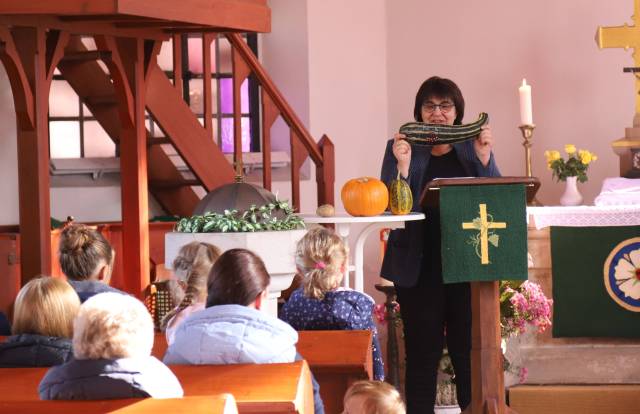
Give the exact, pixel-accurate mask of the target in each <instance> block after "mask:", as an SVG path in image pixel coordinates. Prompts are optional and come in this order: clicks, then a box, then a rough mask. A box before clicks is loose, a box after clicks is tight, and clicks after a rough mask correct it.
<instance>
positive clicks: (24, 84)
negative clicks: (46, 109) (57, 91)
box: [0, 26, 35, 129]
mask: <svg viewBox="0 0 640 414" xmlns="http://www.w3.org/2000/svg"><path fill="white" fill-rule="evenodd" d="M0 61H2V63H3V65H4V68H5V70H6V71H7V75H8V77H9V84H10V85H11V91H12V92H13V103H14V106H15V111H16V121H17V122H18V126H19V127H20V128H22V129H34V128H35V119H34V114H33V112H34V108H33V104H34V102H33V91H32V89H31V83H30V81H29V79H28V77H27V73H26V72H25V70H24V67H23V66H22V61H21V58H20V55H19V54H18V51H17V50H16V45H15V42H14V40H13V36H12V34H11V32H10V31H9V28H8V27H6V26H0Z"/></svg>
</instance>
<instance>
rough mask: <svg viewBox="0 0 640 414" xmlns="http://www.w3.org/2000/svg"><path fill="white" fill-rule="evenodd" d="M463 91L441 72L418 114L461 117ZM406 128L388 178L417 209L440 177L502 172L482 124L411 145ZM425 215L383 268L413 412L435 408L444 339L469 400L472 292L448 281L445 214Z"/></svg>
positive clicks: (388, 157) (462, 394) (390, 148)
mask: <svg viewBox="0 0 640 414" xmlns="http://www.w3.org/2000/svg"><path fill="white" fill-rule="evenodd" d="M463 117H464V98H463V97H462V92H461V91H460V89H459V88H458V86H457V85H456V84H455V83H454V82H452V81H451V80H449V79H443V78H439V77H437V76H434V77H431V78H429V79H427V80H426V81H425V82H424V83H423V84H422V86H420V89H419V90H418V93H417V94H416V99H415V105H414V118H415V120H416V121H417V122H426V123H429V124H443V125H460V124H462V119H463ZM404 138H406V137H405V136H404V135H402V134H396V135H395V136H394V138H393V139H392V140H389V141H388V142H387V148H386V151H385V155H384V159H383V163H382V172H381V177H382V180H383V181H384V182H385V183H387V185H389V183H390V182H391V181H392V180H394V179H396V177H397V176H398V174H399V175H400V177H401V178H402V179H404V180H406V181H407V182H408V184H409V186H410V187H411V191H412V193H413V209H412V210H413V211H422V208H421V207H420V205H419V202H420V195H421V193H422V190H423V189H424V187H425V185H426V184H427V183H428V182H429V181H431V180H432V179H434V178H452V177H496V176H499V175H500V172H499V171H498V167H497V166H496V163H495V159H494V157H493V154H492V152H491V148H492V146H493V137H492V135H491V129H490V128H489V126H488V125H487V126H484V127H483V129H482V132H481V133H480V134H479V135H478V137H477V138H475V139H473V140H470V141H465V142H462V143H459V144H452V145H450V144H440V145H433V146H413V147H412V146H411V145H410V144H409V143H408V142H407V141H406V140H404ZM425 213H426V216H427V218H426V220H424V221H419V222H407V224H406V227H405V229H398V230H393V231H392V232H391V234H390V235H389V242H388V245H387V251H386V253H385V257H384V261H383V264H382V270H381V274H382V276H383V277H384V278H386V279H388V280H391V281H393V282H394V284H395V287H396V292H397V294H398V302H399V303H400V309H401V310H402V311H401V314H402V321H403V325H404V335H405V345H406V355H407V369H406V397H407V412H408V413H426V412H433V406H434V403H435V395H436V385H437V370H438V363H439V361H440V357H441V356H442V350H443V347H444V340H445V329H446V340H447V347H448V350H449V354H450V355H451V360H452V362H453V366H454V370H455V373H456V377H455V378H456V386H457V397H458V403H459V404H460V407H461V408H462V409H464V408H466V407H467V406H468V405H469V404H470V402H471V356H470V352H471V292H470V287H469V284H468V283H453V284H446V285H445V284H443V281H442V263H441V257H440V218H439V211H438V210H437V209H433V210H431V209H429V210H427V211H425Z"/></svg>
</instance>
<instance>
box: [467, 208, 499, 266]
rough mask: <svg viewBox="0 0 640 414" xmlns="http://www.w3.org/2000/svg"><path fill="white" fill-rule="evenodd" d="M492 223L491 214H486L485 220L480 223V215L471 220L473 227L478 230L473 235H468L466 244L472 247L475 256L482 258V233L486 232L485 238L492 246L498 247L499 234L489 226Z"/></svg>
mask: <svg viewBox="0 0 640 414" xmlns="http://www.w3.org/2000/svg"><path fill="white" fill-rule="evenodd" d="M492 223H493V215H491V214H487V221H486V223H484V224H483V223H482V218H480V217H476V218H474V219H473V221H472V225H473V228H474V229H476V230H478V233H477V234H475V235H473V236H469V240H467V244H470V245H472V246H473V247H474V249H475V252H476V256H478V257H479V258H482V253H481V248H480V246H481V244H480V243H481V242H482V234H483V233H486V235H487V240H488V241H489V243H491V244H492V245H493V247H498V245H499V244H500V236H499V235H498V233H496V232H495V231H494V230H493V228H492V227H490V225H491V224H492Z"/></svg>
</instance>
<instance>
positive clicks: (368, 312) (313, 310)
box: [280, 227, 384, 381]
mask: <svg viewBox="0 0 640 414" xmlns="http://www.w3.org/2000/svg"><path fill="white" fill-rule="evenodd" d="M346 262H347V247H346V246H345V245H344V243H343V241H342V239H341V238H340V237H339V236H338V235H337V234H335V233H333V232H332V231H331V230H328V229H326V228H324V227H317V228H314V229H312V230H309V232H307V234H305V236H304V237H303V238H302V239H301V240H300V241H299V242H298V246H297V248H296V265H297V266H298V269H299V270H300V272H301V273H302V274H303V276H304V278H303V282H302V287H301V288H299V289H298V290H296V291H295V292H293V293H292V294H291V296H290V297H289V300H288V301H287V302H286V303H285V304H284V306H283V307H282V311H281V313H280V318H281V319H282V320H283V321H285V322H288V323H289V324H290V325H291V326H293V327H294V329H296V330H299V331H305V330H311V331H314V330H367V329H368V330H370V331H372V332H373V341H372V348H373V376H374V378H375V379H376V380H380V381H382V380H384V363H383V361H382V353H381V351H380V343H379V341H378V333H377V330H376V327H375V324H374V322H373V315H372V312H373V305H374V302H373V299H371V297H369V296H368V295H366V294H364V293H361V292H356V291H355V290H350V289H344V288H341V287H340V282H341V281H342V275H343V271H344V267H345V266H346Z"/></svg>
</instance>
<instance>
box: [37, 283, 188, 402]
mask: <svg viewBox="0 0 640 414" xmlns="http://www.w3.org/2000/svg"><path fill="white" fill-rule="evenodd" d="M152 347H153V321H152V320H151V315H149V311H147V308H146V307H145V306H144V304H143V303H142V302H140V301H139V300H138V299H136V298H134V297H133V296H128V295H122V294H119V293H113V292H105V293H99V294H97V295H93V296H92V297H91V298H89V299H87V300H86V301H85V302H84V303H83V304H82V306H80V311H79V312H78V316H77V317H76V319H75V321H74V329H73V356H74V358H72V359H71V360H70V361H68V362H66V363H64V364H62V365H58V366H56V367H53V368H51V369H49V371H47V373H46V374H45V376H44V378H43V379H42V381H41V382H40V385H39V387H38V392H39V394H40V399H41V400H109V399H120V398H146V397H152V398H180V397H182V396H183V395H184V392H183V390H182V386H181V385H180V383H179V382H178V379H177V378H176V376H175V375H174V374H173V372H171V370H170V369H169V368H167V367H166V366H165V365H164V364H163V363H162V362H160V361H158V360H157V359H156V358H155V357H153V356H151V348H152Z"/></svg>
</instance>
